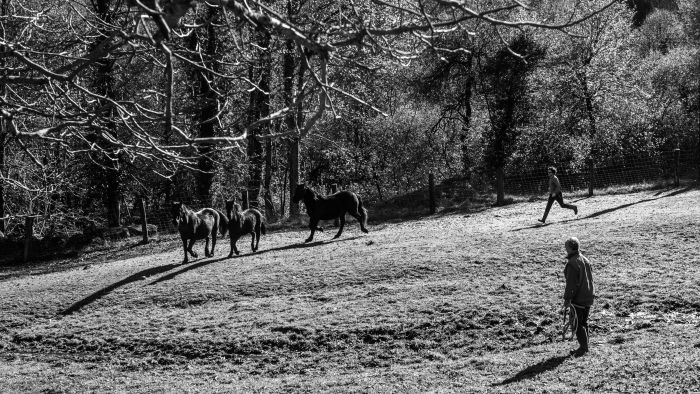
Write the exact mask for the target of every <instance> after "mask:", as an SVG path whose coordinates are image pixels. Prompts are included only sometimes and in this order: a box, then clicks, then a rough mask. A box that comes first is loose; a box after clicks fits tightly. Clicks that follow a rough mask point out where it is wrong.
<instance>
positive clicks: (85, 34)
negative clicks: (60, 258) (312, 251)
mask: <svg viewBox="0 0 700 394" xmlns="http://www.w3.org/2000/svg"><path fill="white" fill-rule="evenodd" d="M0 18H1V19H0V20H1V21H2V29H1V31H0V50H1V51H0V69H1V70H2V71H1V74H0V114H1V116H2V119H1V120H0V126H1V129H0V217H5V216H12V215H20V214H26V213H39V214H41V215H44V216H45V217H53V218H54V219H52V220H47V222H46V223H47V224H46V225H45V226H44V230H42V231H49V228H52V227H51V226H54V227H55V226H56V223H59V222H61V223H63V222H66V219H67V218H76V217H83V216H96V217H99V218H102V219H103V220H104V221H105V222H107V223H108V224H109V225H112V226H116V225H120V224H121V223H122V221H123V218H122V216H123V214H122V211H123V209H124V207H126V206H129V205H130V204H132V203H133V199H134V198H135V196H144V197H146V198H147V199H148V200H149V201H150V202H151V203H152V204H154V205H155V206H159V205H163V204H166V203H167V202H168V201H172V200H174V199H179V200H183V199H184V200H188V201H197V202H198V203H201V204H204V205H217V204H219V205H220V204H221V202H222V201H223V200H224V199H226V198H228V197H230V196H232V195H237V194H238V193H239V192H240V191H241V190H246V191H247V192H248V194H249V196H250V197H249V198H250V200H251V203H253V204H256V205H260V206H261V207H264V208H265V210H266V211H267V214H268V216H271V217H283V216H286V215H289V214H291V215H295V214H298V206H296V205H295V204H292V203H291V202H290V200H291V199H290V190H294V187H295V186H296V185H297V184H299V183H301V182H308V183H311V184H314V185H316V186H319V187H326V186H327V185H329V184H338V185H340V186H341V187H343V188H354V189H357V190H358V191H361V192H362V193H363V194H365V195H367V196H368V197H369V198H370V200H385V199H387V198H390V197H392V196H395V195H399V194H402V193H407V192H410V191H412V190H416V189H418V188H421V187H423V186H424V185H425V182H427V174H428V173H434V174H436V176H437V177H438V179H439V180H445V179H450V178H455V177H461V178H464V179H467V180H468V182H470V184H472V185H474V186H475V187H477V185H482V186H483V187H491V185H493V183H494V179H500V180H501V181H502V179H503V177H504V175H507V174H513V173H518V172H524V171H531V170H537V169H542V168H545V167H546V166H547V165H550V164H554V165H557V166H561V167H565V168H568V169H570V170H571V171H574V170H582V169H584V168H586V166H589V165H590V166H592V165H600V164H603V163H606V162H609V161H611V160H619V159H620V158H639V157H647V156H654V155H658V154H660V153H661V152H664V151H668V150H672V149H674V148H676V147H683V148H686V149H690V150H694V151H695V152H696V151H697V149H698V148H697V147H698V138H699V134H700V127H699V126H698V113H700V104H699V102H700V95H699V93H698V92H700V87H699V86H698V80H700V75H698V74H699V71H698V70H699V69H700V67H699V65H700V53H699V51H698V48H699V47H698V44H699V43H700V27H699V22H700V6H698V4H697V2H695V1H692V0H678V1H653V2H651V1H643V0H638V1H637V0H635V1H576V2H565V1H553V0H552V1H548V0H532V1H529V2H527V1H518V0H515V1H513V0H494V1H458V0H387V1H384V0H371V1H352V0H341V1H315V0H284V1H274V0H271V1H225V0H219V1H191V0H187V1H185V0H169V1H154V0H150V1H149V0H128V1H123V0H90V1H88V0H72V1H64V2H46V1H38V0H2V9H1V10H0ZM499 198H502V196H499ZM0 225H1V226H2V228H0V231H5V221H4V220H0Z"/></svg>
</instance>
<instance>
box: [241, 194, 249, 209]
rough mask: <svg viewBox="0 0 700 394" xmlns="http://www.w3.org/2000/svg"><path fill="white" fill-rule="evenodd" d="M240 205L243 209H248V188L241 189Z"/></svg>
mask: <svg viewBox="0 0 700 394" xmlns="http://www.w3.org/2000/svg"><path fill="white" fill-rule="evenodd" d="M241 205H242V208H243V209H248V207H249V205H248V190H243V191H242V192H241Z"/></svg>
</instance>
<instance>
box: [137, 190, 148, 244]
mask: <svg viewBox="0 0 700 394" xmlns="http://www.w3.org/2000/svg"><path fill="white" fill-rule="evenodd" d="M139 209H140V210H141V232H142V233H143V240H142V241H141V243H142V244H144V245H145V244H147V243H148V222H147V221H146V199H145V198H143V197H141V198H139Z"/></svg>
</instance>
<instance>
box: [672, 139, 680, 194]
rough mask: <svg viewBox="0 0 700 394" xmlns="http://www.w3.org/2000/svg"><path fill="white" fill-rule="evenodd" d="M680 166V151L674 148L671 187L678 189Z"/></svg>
mask: <svg viewBox="0 0 700 394" xmlns="http://www.w3.org/2000/svg"><path fill="white" fill-rule="evenodd" d="M680 165H681V150H680V148H676V149H674V150H673V185H674V186H675V187H678V186H680V185H681V178H680V173H679V171H680V170H679V167H680Z"/></svg>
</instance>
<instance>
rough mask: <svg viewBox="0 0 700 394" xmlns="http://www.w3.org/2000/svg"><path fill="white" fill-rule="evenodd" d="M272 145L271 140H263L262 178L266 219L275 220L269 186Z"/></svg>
mask: <svg viewBox="0 0 700 394" xmlns="http://www.w3.org/2000/svg"><path fill="white" fill-rule="evenodd" d="M272 159H273V144H272V139H271V138H268V139H267V140H265V178H264V189H265V212H266V213H267V217H268V218H272V219H274V218H275V206H274V204H273V203H272V191H271V190H270V186H271V184H272V162H273V160H272Z"/></svg>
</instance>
